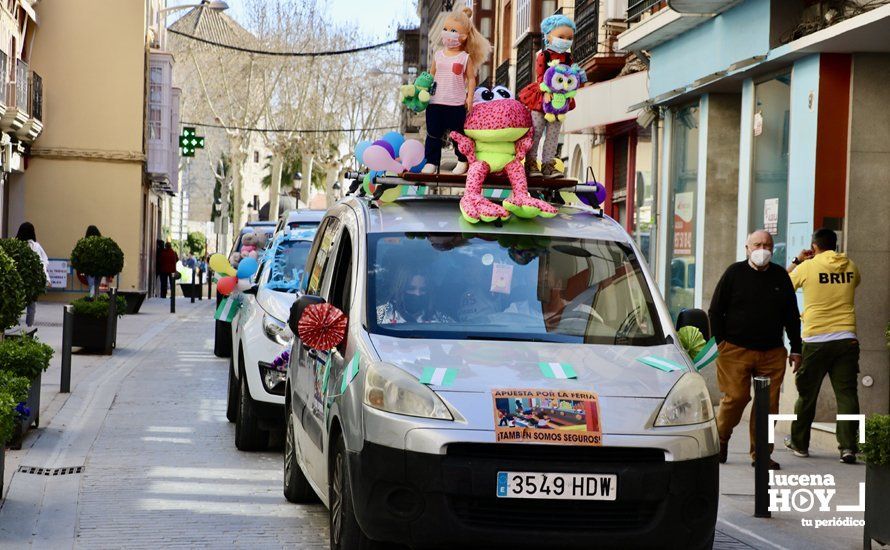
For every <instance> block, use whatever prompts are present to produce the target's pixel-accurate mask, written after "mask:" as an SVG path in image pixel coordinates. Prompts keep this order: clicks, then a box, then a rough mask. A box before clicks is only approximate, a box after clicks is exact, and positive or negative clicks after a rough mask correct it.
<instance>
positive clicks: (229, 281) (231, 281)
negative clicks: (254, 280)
mask: <svg viewBox="0 0 890 550" xmlns="http://www.w3.org/2000/svg"><path fill="white" fill-rule="evenodd" d="M236 286H238V278H237V277H223V278H222V279H220V280H219V282H218V283H216V290H218V291H219V293H220V294H222V295H223V296H228V295H229V294H231V293H232V291H234V290H235V287H236Z"/></svg>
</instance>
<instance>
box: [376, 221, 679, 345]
mask: <svg viewBox="0 0 890 550" xmlns="http://www.w3.org/2000/svg"><path fill="white" fill-rule="evenodd" d="M368 251H369V258H368V266H369V267H368V319H367V326H368V327H369V329H370V331H371V332H373V333H377V334H386V335H391V336H397V337H402V338H451V339H480V340H520V341H544V342H564V343H586V344H621V345H638V346H650V345H657V344H663V343H664V336H663V333H662V331H661V327H660V325H659V323H658V316H657V314H656V310H655V304H654V302H653V300H652V295H651V293H650V292H649V289H648V287H647V284H646V280H645V278H644V277H643V273H642V269H641V267H640V264H639V261H638V260H637V258H636V256H635V254H634V252H633V250H632V249H631V248H630V247H629V246H628V245H625V244H622V243H616V242H613V241H601V240H585V239H571V238H550V237H539V236H526V235H504V234H491V233H460V234H454V233H407V234H406V233H392V234H371V235H369V236H368Z"/></svg>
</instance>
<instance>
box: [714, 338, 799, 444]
mask: <svg viewBox="0 0 890 550" xmlns="http://www.w3.org/2000/svg"><path fill="white" fill-rule="evenodd" d="M718 350H719V351H720V355H719V356H718V357H717V386H718V387H719V388H720V391H721V392H723V398H722V399H721V400H720V409H718V411H717V433H718V434H719V435H720V442H721V443H726V442H728V441H729V437H730V436H731V435H732V429H733V428H735V427H736V426H737V425H738V423H739V421H740V420H741V419H742V413H744V412H745V406H746V405H747V404H748V401H750V400H751V379H752V377H754V376H768V377H769V379H770V387H769V411H770V413H772V414H776V413H778V412H779V391H780V389H781V387H782V379H783V378H784V377H785V365H786V362H787V360H788V352H787V350H786V349H785V348H784V347H782V348H776V349H771V350H769V351H756V350H752V349H747V348H743V347H739V346H736V345H733V344H730V343H729V342H721V343H720V346H719V348H718ZM749 431H750V434H751V446H750V450H749V452H750V453H751V457H752V458H753V457H754V437H755V434H754V414H751V421H750V423H749ZM772 449H773V446H772V445H770V451H772Z"/></svg>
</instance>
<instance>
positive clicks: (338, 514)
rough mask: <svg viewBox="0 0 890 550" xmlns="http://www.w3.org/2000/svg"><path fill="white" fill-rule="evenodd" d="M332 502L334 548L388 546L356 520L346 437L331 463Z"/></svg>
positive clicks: (338, 443) (362, 549)
mask: <svg viewBox="0 0 890 550" xmlns="http://www.w3.org/2000/svg"><path fill="white" fill-rule="evenodd" d="M328 469H329V471H328V480H329V482H328V484H329V488H328V502H329V504H330V525H329V532H330V537H331V538H330V546H331V550H351V549H358V550H374V549H377V548H384V547H385V546H384V545H382V544H380V543H377V542H375V541H373V540H371V539H369V538H368V537H367V536H366V535H365V533H364V532H363V531H362V528H361V527H359V524H358V521H357V520H356V519H355V511H354V510H353V508H352V488H351V487H350V486H349V476H348V475H347V472H346V444H345V443H344V442H343V436H342V435H341V436H340V437H338V438H337V441H336V443H334V448H333V456H332V458H331V462H330V465H329V466H328Z"/></svg>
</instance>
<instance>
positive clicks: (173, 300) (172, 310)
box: [169, 275, 176, 313]
mask: <svg viewBox="0 0 890 550" xmlns="http://www.w3.org/2000/svg"><path fill="white" fill-rule="evenodd" d="M169 277H170V313H176V277H174V276H173V275H169Z"/></svg>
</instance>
